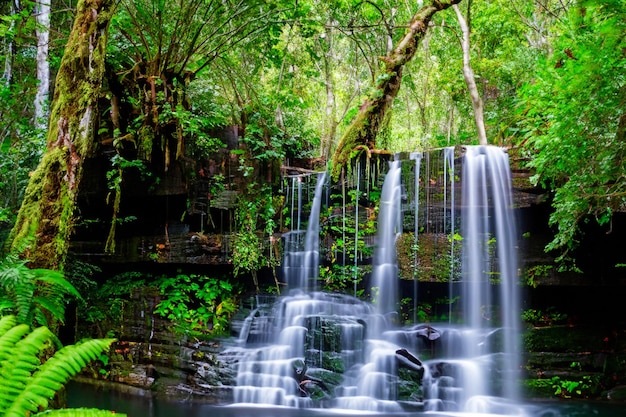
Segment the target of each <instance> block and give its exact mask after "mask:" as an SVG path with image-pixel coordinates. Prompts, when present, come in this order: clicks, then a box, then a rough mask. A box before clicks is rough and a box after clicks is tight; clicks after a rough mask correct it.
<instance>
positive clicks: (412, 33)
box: [332, 0, 461, 178]
mask: <svg viewBox="0 0 626 417" xmlns="http://www.w3.org/2000/svg"><path fill="white" fill-rule="evenodd" d="M460 2H461V0H449V1H438V0H431V1H430V2H429V4H427V5H425V6H424V7H422V8H421V9H419V10H418V11H417V13H415V15H413V17H412V19H411V21H410V22H409V24H408V27H407V30H406V33H405V34H404V36H403V37H402V38H401V39H400V40H399V41H398V42H397V43H396V44H395V46H394V48H393V49H392V50H391V52H389V53H388V54H387V55H386V56H384V57H382V58H381V59H382V61H383V70H382V74H380V75H379V76H378V78H377V79H378V82H377V83H376V87H375V90H374V93H373V94H371V95H370V97H368V98H367V99H366V100H365V101H364V102H363V103H362V105H361V107H360V109H359V113H358V114H357V116H356V117H355V118H354V120H353V121H352V123H351V125H350V126H349V127H348V129H347V130H346V131H345V132H344V134H343V136H342V137H341V140H340V141H339V145H338V146H337V149H336V150H335V153H334V154H333V158H332V173H333V177H334V178H337V177H338V176H339V173H340V172H341V169H342V167H343V166H344V165H345V164H346V163H347V162H348V161H349V160H350V158H351V155H352V152H353V150H354V149H355V148H356V147H357V146H360V145H365V146H366V147H367V148H369V149H373V148H375V147H376V137H377V135H378V133H379V131H380V129H381V127H382V126H383V125H384V123H385V118H386V117H387V116H388V110H389V108H390V107H391V105H392V103H393V101H394V99H395V98H396V96H397V94H398V91H399V90H400V84H401V81H402V70H403V67H404V65H405V64H406V63H407V62H409V61H410V60H411V59H412V58H413V56H414V55H415V52H416V51H417V48H418V46H419V42H420V40H422V39H423V38H424V36H425V34H426V31H427V29H428V26H429V23H430V21H431V19H432V18H433V16H434V15H435V14H436V13H437V12H439V11H441V10H445V9H447V8H449V7H451V6H452V5H454V4H458V3H460Z"/></svg>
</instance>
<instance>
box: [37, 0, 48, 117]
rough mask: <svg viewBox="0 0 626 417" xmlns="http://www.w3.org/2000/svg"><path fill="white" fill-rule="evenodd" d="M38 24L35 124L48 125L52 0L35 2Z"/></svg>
mask: <svg viewBox="0 0 626 417" xmlns="http://www.w3.org/2000/svg"><path fill="white" fill-rule="evenodd" d="M35 20H36V22H37V26H36V28H35V32H36V34H37V81H39V85H37V95H36V96H35V126H36V127H37V128H38V129H42V130H43V129H45V128H46V127H48V92H49V90H50V62H49V61H48V41H49V39H50V0H43V1H42V0H37V2H36V3H35Z"/></svg>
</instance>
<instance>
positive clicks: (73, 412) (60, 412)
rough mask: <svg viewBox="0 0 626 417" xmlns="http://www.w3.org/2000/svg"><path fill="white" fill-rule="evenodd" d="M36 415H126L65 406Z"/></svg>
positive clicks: (63, 416) (69, 416) (122, 416)
mask: <svg viewBox="0 0 626 417" xmlns="http://www.w3.org/2000/svg"><path fill="white" fill-rule="evenodd" d="M35 416H36V417H112V416H114V417H126V414H119V413H116V412H114V411H107V410H98V409H95V408H66V409H63V410H48V411H44V412H42V413H38V414H36V415H35Z"/></svg>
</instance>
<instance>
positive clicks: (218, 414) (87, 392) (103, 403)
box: [67, 382, 626, 417]
mask: <svg viewBox="0 0 626 417" xmlns="http://www.w3.org/2000/svg"><path fill="white" fill-rule="evenodd" d="M67 402H68V406H69V407H72V408H74V407H95V408H101V409H106V410H112V411H115V412H117V413H125V414H127V415H128V416H129V417H176V416H181V417H182V416H184V417H340V416H362V415H372V416H379V417H386V416H394V417H422V416H424V417H427V416H435V417H439V416H440V417H479V416H482V417H490V416H492V417H495V416H501V415H511V414H509V413H507V414H501V415H496V414H481V413H445V412H423V413H393V414H383V413H369V412H366V411H352V410H336V409H293V408H280V407H273V406H267V407H264V406H244V405H232V406H215V405H209V404H202V403H196V402H180V401H166V400H161V399H157V398H153V397H151V396H149V395H143V396H142V395H132V394H128V393H122V392H119V391H117V390H115V389H113V388H106V387H94V386H92V385H90V384H85V383H78V382H72V383H70V384H69V385H68V387H67ZM518 409H520V410H521V411H522V413H521V414H520V413H517V412H516V413H514V414H512V415H517V416H520V417H624V416H626V403H613V402H596V401H543V402H529V403H527V404H524V405H523V406H521V407H519V408H518Z"/></svg>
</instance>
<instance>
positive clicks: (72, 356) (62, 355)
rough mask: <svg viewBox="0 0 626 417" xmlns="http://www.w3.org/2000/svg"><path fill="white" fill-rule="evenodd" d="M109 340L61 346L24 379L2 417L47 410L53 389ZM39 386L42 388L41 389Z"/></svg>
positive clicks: (93, 356)
mask: <svg viewBox="0 0 626 417" xmlns="http://www.w3.org/2000/svg"><path fill="white" fill-rule="evenodd" d="M113 341H114V339H93V340H87V341H85V342H83V343H80V344H77V345H69V346H65V347H63V348H62V349H61V350H59V351H57V352H56V353H55V354H54V356H52V357H51V358H50V359H48V360H47V361H46V362H45V363H44V364H42V365H41V366H40V367H39V369H38V370H36V371H35V372H34V373H33V375H32V377H31V378H29V379H28V381H27V383H26V385H25V387H24V388H23V390H22V391H21V392H20V394H19V395H18V396H17V398H15V401H14V402H13V404H11V405H10V406H9V407H8V409H7V411H6V414H5V416H6V417H22V416H24V415H26V414H27V413H28V411H31V412H34V411H36V409H33V408H34V407H36V408H37V409H38V408H39V407H43V408H45V407H47V406H48V401H49V400H50V399H51V398H52V397H53V396H54V392H55V391H56V390H57V387H59V385H63V384H65V383H66V382H67V381H69V380H70V379H71V378H72V377H73V376H74V375H76V374H78V373H79V372H80V371H81V370H82V369H83V368H84V367H85V366H87V364H88V363H89V362H91V361H92V360H95V359H97V358H98V357H99V356H100V354H101V353H102V352H103V351H105V350H107V349H108V347H109V345H111V343H113ZM42 387H43V388H44V389H41V388H42ZM50 394H51V395H50Z"/></svg>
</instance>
